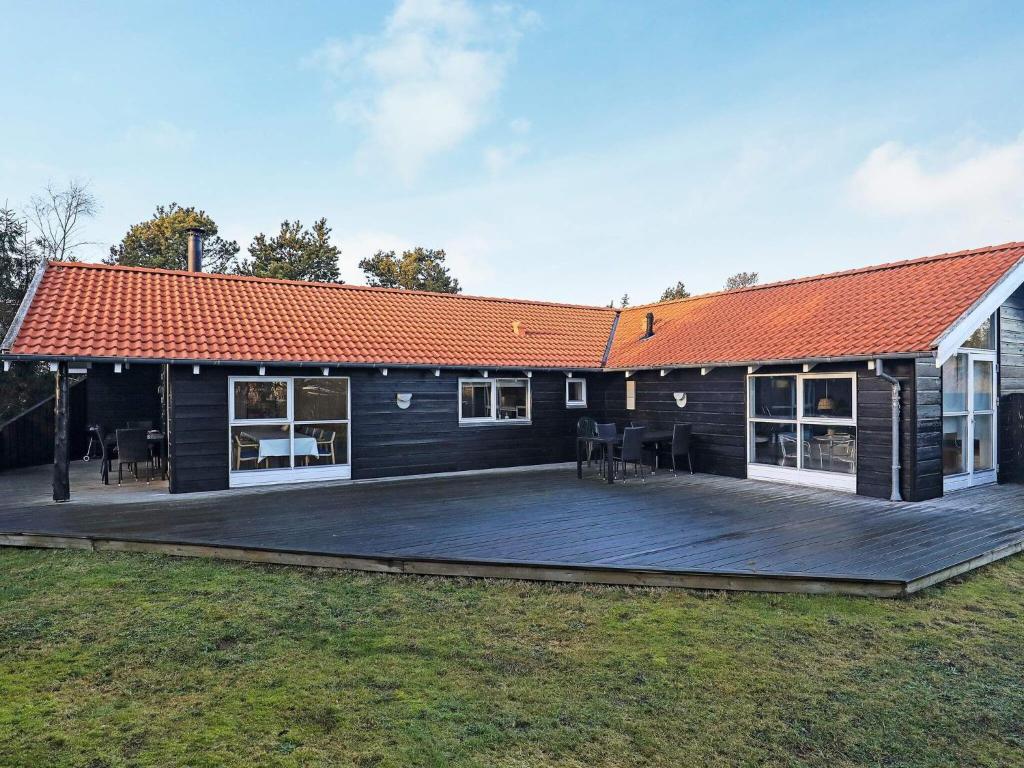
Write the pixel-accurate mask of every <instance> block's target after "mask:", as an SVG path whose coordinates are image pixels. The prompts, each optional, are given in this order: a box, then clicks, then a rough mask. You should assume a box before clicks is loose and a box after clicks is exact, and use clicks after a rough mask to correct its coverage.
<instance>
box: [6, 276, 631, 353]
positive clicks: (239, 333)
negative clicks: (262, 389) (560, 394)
mask: <svg viewBox="0 0 1024 768" xmlns="http://www.w3.org/2000/svg"><path fill="white" fill-rule="evenodd" d="M614 317H615V312H614V310H611V309H603V308H591V307H579V306H569V305H555V304H545V303H541V302H522V301H513V300H505V299H481V298H476V297H471V296H450V295H443V294H436V293H426V292H422V291H401V290H388V289H379V288H367V287H364V286H349V285H330V284H324V283H303V282H296V281H285V280H269V279H261V278H250V277H238V276H228V275H215V274H196V273H189V272H180V271H172V270H157V269H141V268H133V267H111V266H105V265H99V264H68V263H51V264H50V265H48V267H47V269H46V272H45V274H44V276H43V279H42V282H41V283H40V284H39V287H38V289H37V290H36V294H35V298H34V300H33V301H32V304H31V307H30V309H29V311H28V313H27V314H26V316H25V320H24V323H23V324H22V327H21V331H20V332H19V333H18V336H17V339H16V340H15V343H14V344H13V346H12V349H11V352H12V353H13V354H21V355H40V356H80V357H110V358H132V359H140V358H155V359H177V360H218V361H228V360H239V361H260V362H275V361H288V362H336V363H390V364H394V365H398V364H412V365H416V364H419V365H469V366H493V367H499V366H524V367H536V368H547V367H551V368H563V367H579V368H596V367H599V366H600V365H601V358H602V356H603V354H604V349H605V346H606V345H607V342H608V335H609V333H610V331H611V327H612V322H613V319H614ZM513 323H516V326H515V327H514V326H513ZM516 328H518V331H519V332H518V333H516Z"/></svg>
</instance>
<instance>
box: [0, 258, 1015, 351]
mask: <svg viewBox="0 0 1024 768" xmlns="http://www.w3.org/2000/svg"><path fill="white" fill-rule="evenodd" d="M1022 260H1024V243H1009V244H1006V245H1001V246H993V247H990V248H981V249H977V250H973V251H961V252H958V253H950V254H941V255H939V256H932V257H928V258H924V259H916V260H912V261H904V262H897V263H894V264H883V265H881V266H877V267H869V268H865V269H858V270H852V271H849V272H840V273H836V274H831V275H821V276H818V277H808V278H803V279H800V280H791V281H788V282H783V283H774V284H771V285H763V286H757V287H754V288H747V289H741V290H737V291H729V292H723V293H714V294H707V295H704V296H696V297H694V298H690V299H683V300H679V301H671V302H662V303H657V304H651V305H646V306H638V307H630V308H628V309H626V310H622V311H621V312H620V311H616V310H613V309H608V308H604V307H584V306H577V305H570V304H554V303H545V302H534V301H521V300H515V299H497V298H482V297H476V296H462V295H456V296H452V295H447V294H436V293H427V292H422V291H401V290H393V289H383V288H367V287H365V286H352V285H329V284H324V283H303V282H296V281H285V280H269V279H263V278H252V277H238V276H229V275H214V274H195V273H189V272H180V271H171V270H159V269H141V268H135V267H111V266H106V265H101V264H68V263H52V264H50V265H48V267H47V269H46V271H45V273H44V275H43V278H42V281H41V282H40V283H39V286H38V288H37V290H36V293H35V296H34V299H33V301H32V303H31V305H30V307H29V309H28V312H27V313H26V315H25V317H24V321H23V323H22V325H21V328H20V330H19V331H18V333H17V335H16V337H15V339H14V341H13V343H12V344H11V349H10V353H11V354H13V355H24V356H29V357H79V358H113V359H133V360H137V359H157V360H161V359H162V360H188V361H193V360H194V361H203V360H217V361H242V362H266V363H273V362H308V363H359V364H381V365H387V364H391V365H403V364H404V365H423V366H467V367H477V366H479V367H509V368H562V369H574V368H575V369H585V368H590V369H594V368H601V367H607V368H614V369H629V368H645V367H646V368H661V367H673V366H686V365H716V364H720V365H726V364H737V363H756V362H764V361H773V360H806V359H817V358H829V357H870V356H873V355H886V354H904V353H908V354H914V353H927V352H930V351H932V350H933V349H934V347H935V343H936V340H937V339H938V337H939V336H940V335H941V334H942V333H943V332H944V331H945V330H946V329H947V328H949V327H950V326H952V325H953V324H954V323H955V322H956V321H957V320H958V319H959V318H960V317H961V315H962V314H963V313H964V312H966V311H967V310H968V309H969V308H971V307H972V306H973V305H974V304H975V303H976V302H977V301H978V300H979V299H980V298H982V297H983V296H984V295H985V294H986V292H987V291H988V290H989V289H990V288H992V286H993V285H994V284H995V283H996V282H998V281H999V279H1000V278H1001V277H1003V276H1004V275H1006V273H1007V272H1008V271H1009V270H1010V269H1012V268H1013V267H1015V266H1016V265H1017V264H1019V263H1022ZM647 312H653V313H654V317H655V324H654V331H655V333H654V335H653V336H652V337H651V338H649V339H643V338H642V335H643V331H644V325H645V315H646V314H647ZM616 319H617V320H618V322H617V324H616ZM613 329H614V336H613V338H612V343H611V345H610V347H609V336H610V335H611V334H612V333H613ZM606 353H607V360H605V356H606Z"/></svg>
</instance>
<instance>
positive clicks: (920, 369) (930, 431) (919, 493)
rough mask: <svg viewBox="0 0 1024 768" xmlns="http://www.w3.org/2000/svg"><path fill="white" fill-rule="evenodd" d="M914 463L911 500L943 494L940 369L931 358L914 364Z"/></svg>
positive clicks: (925, 498)
mask: <svg viewBox="0 0 1024 768" xmlns="http://www.w3.org/2000/svg"><path fill="white" fill-rule="evenodd" d="M914 409H915V419H914V435H913V438H914V443H913V449H914V465H913V476H912V479H911V493H910V494H908V495H907V497H906V498H907V499H908V500H910V501H925V500H927V499H935V498H938V497H940V496H942V370H941V369H940V368H936V367H935V361H934V360H933V359H932V358H930V357H929V358H919V359H918V360H916V361H915V365H914Z"/></svg>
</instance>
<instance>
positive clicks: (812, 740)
mask: <svg viewBox="0 0 1024 768" xmlns="http://www.w3.org/2000/svg"><path fill="white" fill-rule="evenodd" d="M0 574H2V576H0V764H2V765H12V766H14V765H16V766H92V767H93V768H98V767H99V766H133V765H138V766H150V765H154V766H155V765H159V766H177V765H191V766H201V765H202V766H205V765H210V766H213V765H216V766H222V765H224V766H251V765H280V766H310V765H341V766H344V765H354V766H409V765H431V766H463V765H466V766H537V765H559V766H629V765H637V766H639V765H643V766H647V765H665V766H702V765H730V766H731V765H779V766H784V765H815V766H819V765H820V766H852V765H870V766H876V765H877V766H901V767H902V766H968V765H969V766H983V765H984V766H989V765H990V766H1009V765H1024V557H1017V558H1014V559H1012V560H1011V561H1009V562H1006V563H1003V564H1000V565H996V566H993V567H991V568H988V569H987V570H985V571H983V572H981V573H980V574H977V575H975V576H973V577H970V578H967V579H965V580H963V581H962V582H960V583H955V584H951V585H948V586H946V587H941V588H933V589H931V590H927V591H926V592H925V593H924V594H923V595H921V596H918V597H915V598H912V599H910V600H906V601H884V600H872V599H864V598H835V597H805V596H795V597H791V596H775V595H754V594H726V593H695V592H684V591H672V590H654V589H623V588H615V587H578V586H559V585H542V584H530V583H524V582H496V581H472V580H462V579H441V578H419V577H395V576H374V575H365V574H354V573H339V572H333V571H315V570H305V569H299V568H281V567H263V566H254V565H242V564H232V563H225V562H216V561H204V560H189V559H174V558H169V557H160V556H144V555H114V554H100V553H80V552H64V551H33V550H14V549H6V550H0Z"/></svg>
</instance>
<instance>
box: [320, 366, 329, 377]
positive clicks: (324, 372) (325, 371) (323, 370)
mask: <svg viewBox="0 0 1024 768" xmlns="http://www.w3.org/2000/svg"><path fill="white" fill-rule="evenodd" d="M320 371H321V373H323V375H324V376H330V374H331V369H330V368H328V367H327V366H326V365H325V366H324V367H323V368H321V369H320Z"/></svg>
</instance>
